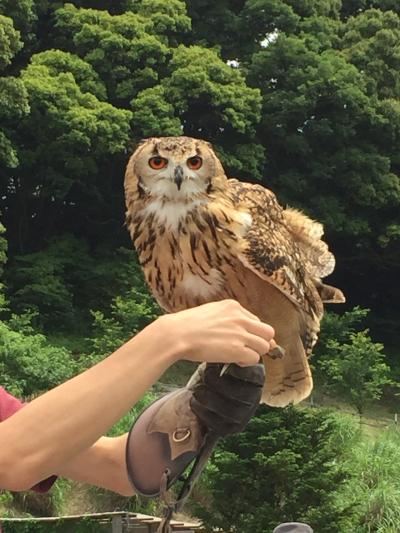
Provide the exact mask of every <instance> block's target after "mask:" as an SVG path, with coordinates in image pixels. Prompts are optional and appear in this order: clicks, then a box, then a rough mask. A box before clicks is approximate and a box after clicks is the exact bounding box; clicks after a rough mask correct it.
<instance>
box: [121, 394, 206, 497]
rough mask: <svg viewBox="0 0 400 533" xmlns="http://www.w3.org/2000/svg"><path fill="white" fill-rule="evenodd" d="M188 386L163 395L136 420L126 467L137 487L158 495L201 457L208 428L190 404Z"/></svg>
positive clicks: (141, 492) (128, 445) (151, 494)
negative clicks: (203, 424) (201, 422)
mask: <svg viewBox="0 0 400 533" xmlns="http://www.w3.org/2000/svg"><path fill="white" fill-rule="evenodd" d="M191 398H192V392H191V391H190V390H188V389H187V388H184V389H179V390H177V391H175V392H172V393H170V394H167V395H166V396H163V397H162V398H160V399H159V400H156V401H155V402H154V403H152V404H151V405H150V406H149V407H147V408H146V409H145V410H144V411H143V412H142V413H141V414H140V415H139V417H138V418H137V420H136V421H135V422H134V424H133V426H132V428H131V430H130V432H129V435H128V441H127V445H126V466H127V472H128V477H129V480H130V482H131V484H132V486H133V488H134V490H135V491H136V492H137V493H138V494H141V495H142V496H148V497H157V496H159V495H160V492H161V491H162V490H166V489H168V488H169V487H170V486H171V485H172V484H173V482H174V481H176V479H177V478H179V477H180V476H181V475H182V473H183V472H184V471H185V470H186V468H187V467H188V466H189V465H190V463H191V462H192V461H193V460H194V459H195V458H196V457H197V455H198V453H199V451H200V449H201V447H202V444H203V442H204V437H205V435H206V433H207V431H206V429H205V428H204V427H203V426H202V425H201V424H200V422H199V420H198V418H197V416H196V415H195V414H194V413H193V411H192V410H191V407H190V403H191Z"/></svg>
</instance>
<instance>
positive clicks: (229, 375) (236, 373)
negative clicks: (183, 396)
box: [187, 364, 265, 437]
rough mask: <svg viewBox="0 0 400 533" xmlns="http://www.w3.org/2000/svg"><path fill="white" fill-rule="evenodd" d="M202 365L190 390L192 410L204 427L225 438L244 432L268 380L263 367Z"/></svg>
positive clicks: (193, 378) (189, 385)
mask: <svg viewBox="0 0 400 533" xmlns="http://www.w3.org/2000/svg"><path fill="white" fill-rule="evenodd" d="M223 368H224V365H221V364H207V365H201V366H200V367H199V368H198V370H197V371H196V372H195V374H194V375H193V377H192V378H191V380H190V381H189V383H188V385H187V387H188V388H189V390H191V391H192V393H193V395H192V397H191V400H190V406H191V408H192V411H193V412H194V413H195V414H196V415H197V417H198V418H199V420H200V421H201V422H202V424H203V425H204V426H205V427H206V428H207V429H208V430H210V431H213V432H215V433H216V434H218V435H219V436H221V437H224V436H225V435H230V434H232V433H240V432H241V431H243V429H244V428H245V427H246V425H247V423H248V422H249V420H250V418H251V417H252V416H253V414H254V412H255V411H256V409H257V406H258V404H259V403H260V399H261V394H262V388H263V385H264V380H265V370H264V365H263V364H258V365H254V366H248V367H243V368H242V367H240V366H237V365H229V366H228V368H227V370H226V372H224V374H223V375H221V371H222V369H223Z"/></svg>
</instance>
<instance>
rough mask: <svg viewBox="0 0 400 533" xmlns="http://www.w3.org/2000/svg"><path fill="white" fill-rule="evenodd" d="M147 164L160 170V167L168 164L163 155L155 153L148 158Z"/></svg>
mask: <svg viewBox="0 0 400 533" xmlns="http://www.w3.org/2000/svg"><path fill="white" fill-rule="evenodd" d="M149 165H150V166H151V168H153V169H154V170H161V169H162V168H165V167H166V166H167V165H168V161H167V160H166V159H165V158H164V157H160V156H159V155H156V156H154V157H151V158H150V159H149Z"/></svg>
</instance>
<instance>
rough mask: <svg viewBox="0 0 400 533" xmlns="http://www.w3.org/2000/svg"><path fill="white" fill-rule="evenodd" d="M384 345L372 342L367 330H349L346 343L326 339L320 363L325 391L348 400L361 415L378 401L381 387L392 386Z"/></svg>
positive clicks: (381, 392)
mask: <svg viewBox="0 0 400 533" xmlns="http://www.w3.org/2000/svg"><path fill="white" fill-rule="evenodd" d="M382 351H383V345H382V344H380V343H375V342H372V340H371V338H370V337H369V335H368V330H366V331H361V332H358V333H351V334H350V336H349V339H348V342H346V343H344V344H341V343H339V342H338V341H336V340H335V339H332V340H330V341H328V343H327V345H326V352H325V353H324V356H323V357H321V358H320V360H319V363H318V364H319V366H320V367H321V368H322V370H323V371H324V372H325V374H326V378H327V379H326V383H325V387H326V390H327V391H329V392H330V393H331V394H333V395H335V396H338V397H339V398H341V399H343V400H345V401H347V402H348V403H349V404H350V405H352V406H353V407H355V408H356V409H357V411H358V413H359V415H360V416H361V415H362V414H364V413H365V410H366V407H367V406H368V405H370V403H371V402H374V401H376V400H379V398H381V396H382V394H383V390H384V387H385V386H387V385H393V384H394V383H393V381H392V379H391V376H390V367H389V366H388V365H387V363H386V361H385V356H384V354H383V353H382Z"/></svg>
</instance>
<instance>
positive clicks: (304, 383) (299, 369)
mask: <svg viewBox="0 0 400 533" xmlns="http://www.w3.org/2000/svg"><path fill="white" fill-rule="evenodd" d="M284 348H285V355H284V356H283V357H282V358H272V357H270V356H268V355H267V356H265V357H264V364H265V371H266V376H265V385H264V390H263V394H262V398H261V401H262V402H263V403H266V404H267V405H270V406H272V407H285V406H286V405H289V404H290V403H294V404H295V403H299V402H301V401H302V400H304V399H305V398H307V397H308V396H309V395H310V393H311V391H312V388H313V380H312V376H311V370H310V367H309V365H308V361H307V357H306V353H305V351H304V347H303V344H302V342H301V339H300V337H298V338H297V339H296V340H295V342H293V341H292V342H291V343H290V345H288V346H284Z"/></svg>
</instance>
